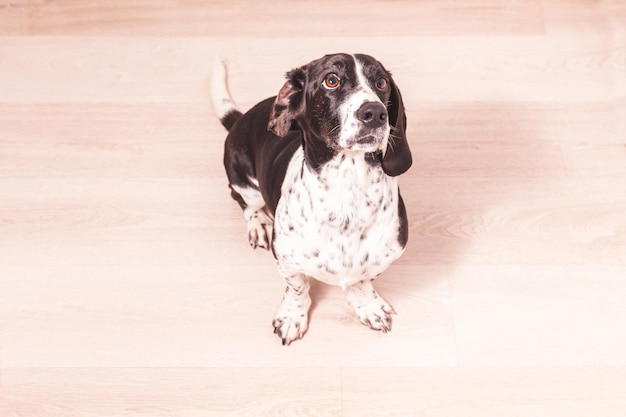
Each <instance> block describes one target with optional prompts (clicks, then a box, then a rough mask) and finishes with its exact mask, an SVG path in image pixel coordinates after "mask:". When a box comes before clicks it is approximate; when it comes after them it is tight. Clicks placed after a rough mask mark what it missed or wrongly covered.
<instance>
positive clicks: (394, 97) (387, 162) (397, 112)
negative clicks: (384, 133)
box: [382, 78, 413, 177]
mask: <svg viewBox="0 0 626 417" xmlns="http://www.w3.org/2000/svg"><path fill="white" fill-rule="evenodd" d="M389 83H390V87H391V97H390V98H389V105H388V106H387V113H388V114H389V124H390V126H391V133H390V135H389V141H388V143H387V149H386V151H385V153H384V155H383V163H382V166H383V171H385V173H386V174H387V175H389V176H390V177H395V176H398V175H400V174H403V173H405V172H406V171H407V170H408V169H409V168H410V167H411V164H412V163H413V158H412V156H411V150H410V149H409V142H408V141H407V139H406V115H405V114H404V103H403V102H402V96H401V95H400V90H399V89H398V86H397V85H396V83H395V82H394V81H393V79H391V78H390V79H389Z"/></svg>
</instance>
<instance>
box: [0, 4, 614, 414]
mask: <svg viewBox="0 0 626 417" xmlns="http://www.w3.org/2000/svg"><path fill="white" fill-rule="evenodd" d="M339 51H346V52H364V53H369V54H372V55H374V56H376V57H377V58H379V59H380V60H381V61H382V62H383V63H384V64H385V66H387V67H388V68H390V69H391V70H392V71H393V73H394V77H395V79H396V81H397V83H398V84H399V86H400V88H401V90H402V93H403V96H404V99H405V104H406V106H407V110H408V118H409V128H408V132H409V137H410V143H411V147H412V150H413V155H414V166H413V168H412V169H411V170H410V171H409V172H408V173H407V174H406V175H404V176H403V177H402V178H401V187H402V191H403V195H404V197H405V201H406V203H407V209H408V212H409V218H410V242H409V246H408V249H407V251H406V253H405V254H404V256H403V257H402V258H401V259H400V260H399V261H398V262H396V263H395V264H394V265H393V266H392V267H391V268H390V269H389V270H388V271H387V272H386V273H385V274H383V276H382V277H381V278H380V279H379V280H378V281H377V282H378V289H379V291H380V293H381V294H382V295H383V296H385V297H386V298H387V299H388V300H389V301H390V302H391V303H392V304H393V306H394V307H395V309H396V310H397V312H398V315H397V316H396V317H395V321H394V329H393V331H392V332H391V333H389V334H379V333H375V332H373V331H370V330H368V329H366V328H365V327H363V326H362V325H360V324H359V323H358V321H357V320H356V318H355V317H354V315H353V313H352V311H351V309H350V307H349V306H348V305H347V303H346V302H345V299H344V295H343V294H342V291H341V290H340V289H338V288H333V287H328V286H326V285H323V284H316V285H314V286H313V289H312V292H313V296H314V305H313V314H312V319H311V324H310V330H309V332H308V334H307V335H306V337H305V338H304V340H303V341H299V342H297V343H294V344H293V345H292V346H290V347H288V348H286V347H283V346H281V345H280V341H279V339H278V338H277V337H276V336H275V335H273V334H272V330H271V325H270V323H271V320H272V318H273V315H274V313H275V310H276V308H277V307H278V303H279V302H280V299H281V296H282V291H283V282H282V280H281V279H280V278H279V276H278V274H277V271H276V267H275V264H274V261H273V258H272V257H271V255H270V254H268V253H267V252H260V251H253V250H251V249H250V248H249V247H248V244H247V241H246V236H245V234H246V233H245V225H244V222H243V217H242V215H241V212H240V210H239V208H238V206H237V205H236V203H235V202H234V201H232V200H231V199H230V197H229V193H228V189H227V186H226V178H225V175H224V173H223V168H222V165H221V158H222V143H223V140H224V137H225V132H224V130H223V128H222V127H221V125H220V124H219V123H218V122H217V121H216V120H215V119H214V117H213V114H212V111H211V105H210V99H209V76H210V71H211V67H212V64H213V61H214V58H215V56H217V55H220V56H223V57H224V58H226V59H227V60H228V61H229V63H230V64H229V70H230V72H231V74H230V84H231V91H232V93H233V95H234V97H235V98H236V100H237V101H238V103H239V105H240V106H241V107H242V108H248V107H250V106H251V105H253V104H254V103H256V102H257V101H259V100H260V99H263V98H265V97H267V96H270V95H274V94H276V93H277V91H278V89H279V88H280V86H281V85H282V82H283V74H284V73H285V72H286V71H287V70H289V69H291V68H292V67H295V66H298V65H300V64H304V63H306V62H308V61H309V60H311V59H314V58H317V57H319V56H321V55H323V54H325V53H329V52H339ZM0 415H1V416H3V417H4V416H6V417H18V416H19V417H40V416H43V417H74V416H76V417H77V416H80V417H85V416H87V417H94V416H98V417H105V416H106V417H110V416H111V417H112V416H116V417H118V416H124V417H127V416H140V417H148V416H181V417H182V416H185V417H187V416H354V417H368V416H372V417H374V416H376V417H380V416H402V417H403V416H429V417H436V416H480V417H484V416H499V417H502V416H567V417H572V416H602V417H607V416H626V2H623V1H621V0H613V1H609V0H607V1H603V0H597V1H594V0H577V1H572V2H566V1H559V0H545V1H544V0H534V1H533V0H528V1H527V0H523V1H499V0H475V1H453V0H444V1H439V0H425V1H420V2H410V1H404V0H401V1H375V0H365V1H361V0H359V1H356V0H353V1H349V2H334V1H331V0H324V1H322V2H302V3H292V2H289V1H286V0H279V1H276V0H273V1H264V2H250V4H246V2H244V1H235V2H227V1H207V2H204V1H183V0H179V1H169V2H165V1H163V2H160V3H159V2H149V1H132V2H129V1H123V0H111V1H106V2H104V1H97V0H85V1H80V2H79V1H71V0H59V1H43V0H31V1H28V0H23V1H22V0H16V1H3V2H0Z"/></svg>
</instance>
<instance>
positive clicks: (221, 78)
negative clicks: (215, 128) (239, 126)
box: [211, 58, 241, 130]
mask: <svg viewBox="0 0 626 417" xmlns="http://www.w3.org/2000/svg"><path fill="white" fill-rule="evenodd" d="M211 101H212V102H213V112H215V115H216V116H217V117H218V118H219V119H220V122H222V125H224V127H225V128H226V130H230V129H231V128H232V127H233V125H234V124H235V122H236V121H237V119H239V118H240V117H241V112H240V111H239V110H238V109H237V106H236V105H235V102H234V101H233V99H232V97H231V96H230V93H229V92H228V83H227V77H226V63H225V62H224V61H222V59H221V58H216V60H215V64H214V65H213V71H212V73H211Z"/></svg>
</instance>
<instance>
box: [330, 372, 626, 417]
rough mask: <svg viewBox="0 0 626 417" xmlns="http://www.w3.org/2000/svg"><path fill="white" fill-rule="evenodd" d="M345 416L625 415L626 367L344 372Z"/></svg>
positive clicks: (614, 416) (616, 416)
mask: <svg viewBox="0 0 626 417" xmlns="http://www.w3.org/2000/svg"><path fill="white" fill-rule="evenodd" d="M342 375H343V381H344V382H343V392H344V395H343V398H344V409H343V415H344V416H355V417H356V416H359V417H369V416H372V417H374V416H380V415H381V413H384V414H385V415H388V416H410V415H428V416H458V415H463V416H477V417H485V416H494V417H495V416H502V415H507V416H527V415H533V416H546V417H549V416H561V415H567V416H577V417H578V416H580V417H582V416H588V415H594V414H596V413H601V414H602V415H604V416H612V417H618V416H621V415H623V410H624V408H625V407H626V397H625V396H624V391H625V388H626V387H625V386H624V381H625V380H626V378H625V376H626V374H625V369H624V367H525V368H455V369H379V368H374V369H344V370H343V374H342Z"/></svg>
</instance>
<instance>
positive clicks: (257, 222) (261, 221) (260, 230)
mask: <svg viewBox="0 0 626 417" xmlns="http://www.w3.org/2000/svg"><path fill="white" fill-rule="evenodd" d="M246 217H247V222H248V240H249V241H250V246H252V249H256V248H263V249H269V248H270V239H269V236H270V234H271V229H272V219H271V218H270V217H269V216H268V215H267V214H265V212H263V211H261V210H255V211H253V212H252V213H250V214H249V216H246Z"/></svg>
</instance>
